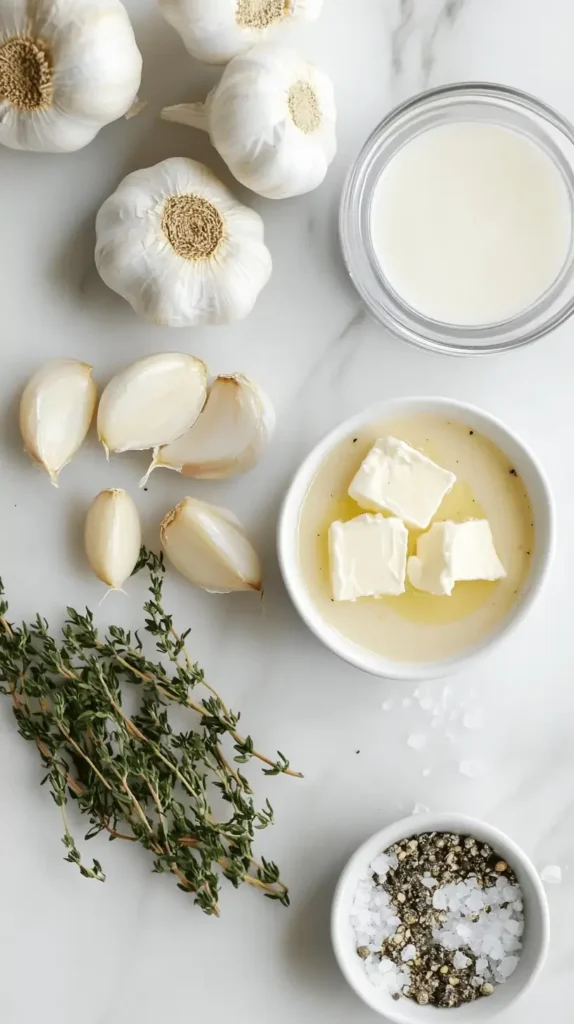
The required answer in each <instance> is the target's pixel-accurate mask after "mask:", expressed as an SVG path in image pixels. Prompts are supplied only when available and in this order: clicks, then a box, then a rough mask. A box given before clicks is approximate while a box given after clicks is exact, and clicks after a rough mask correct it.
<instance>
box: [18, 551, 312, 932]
mask: <svg viewBox="0 0 574 1024" xmlns="http://www.w3.org/2000/svg"><path fill="white" fill-rule="evenodd" d="M141 569H147V570H148V571H149V574H150V587H149V594H150V598H149V600H148V601H147V602H146V603H145V605H144V611H145V612H146V615H147V618H146V619H145V630H146V632H147V633H149V634H151V635H152V636H153V637H155V644H156V649H157V651H158V652H159V654H160V655H162V656H163V658H164V661H165V662H166V664H168V665H169V670H168V669H167V668H166V664H164V663H163V662H162V661H150V660H149V659H148V658H147V657H146V655H145V654H144V651H143V645H142V642H141V640H140V637H139V635H138V633H137V632H135V633H134V634H133V635H132V633H130V632H126V631H125V630H123V629H120V628H119V627H118V626H110V627H109V629H108V632H107V634H106V635H105V636H103V635H102V636H100V634H99V632H98V630H97V629H96V628H95V626H94V621H93V615H92V613H91V612H90V611H89V610H86V613H85V615H80V614H79V613H78V612H77V611H75V610H74V609H73V608H68V613H67V619H66V623H65V626H64V628H63V630H62V639H61V640H60V641H58V640H56V639H54V637H53V636H52V635H51V633H50V631H49V626H48V623H47V622H46V621H45V620H44V619H42V618H40V616H38V617H37V618H36V620H35V622H33V623H32V624H30V625H25V624H23V625H22V626H21V627H20V628H17V627H15V626H14V625H12V624H11V623H9V622H8V620H7V618H6V616H7V612H8V604H7V602H6V601H5V600H4V599H3V595H4V588H3V586H2V582H1V581H0V692H2V693H4V694H7V695H9V696H10V697H11V699H12V703H13V710H14V715H15V716H16V720H17V722H18V729H19V732H20V734H21V735H22V736H23V737H24V739H26V740H30V741H32V742H33V743H35V744H36V746H37V748H38V750H39V752H40V756H41V758H42V761H43V762H44V765H45V767H46V769H47V774H46V776H45V778H44V780H43V782H49V784H50V787H51V791H52V796H53V798H54V800H55V802H56V804H57V805H58V806H59V807H60V809H61V812H62V817H63V821H64V830H65V831H64V837H63V843H64V845H65V847H66V848H67V851H68V853H67V857H66V860H68V861H70V862H71V863H73V864H77V866H78V867H79V869H80V871H81V873H82V875H84V876H85V877H87V878H96V879H98V880H100V881H104V879H105V875H104V874H103V872H102V868H101V865H100V864H99V862H98V861H97V860H94V861H93V864H92V867H88V866H86V865H84V864H83V863H82V860H81V857H80V853H79V851H78V848H77V846H76V843H75V840H74V839H73V837H72V835H71V832H70V829H69V825H68V820H67V816H66V804H67V801H68V799H69V798H71V799H73V800H75V801H76V803H77V805H78V807H79V809H80V810H81V811H82V812H83V813H84V814H86V815H87V816H88V818H89V821H90V826H91V827H90V829H89V831H88V833H87V835H86V837H85V838H86V839H91V838H92V837H93V836H96V835H97V834H98V833H100V832H102V831H106V832H107V833H109V838H110V839H124V840H127V841H128V842H137V843H141V845H142V846H144V847H145V849H147V850H149V851H150V852H151V853H152V854H153V857H154V871H156V872H164V871H171V872H173V874H174V875H175V876H176V878H177V880H178V886H179V888H180V889H183V890H184V891H185V892H187V893H192V894H193V896H194V901H195V903H197V904H198V905H199V906H200V907H201V909H202V910H203V911H205V913H206V914H219V908H218V892H219V875H220V873H221V874H223V875H224V876H225V877H226V878H227V879H229V881H230V882H231V883H232V885H234V886H235V887H236V888H237V887H238V886H239V885H240V884H241V883H242V882H247V883H248V884H249V885H252V886H255V887H256V888H257V889H260V890H261V891H262V892H263V893H264V894H265V895H266V896H267V897H269V899H274V900H279V901H280V903H282V904H283V905H284V906H288V905H289V896H288V891H287V887H286V886H285V885H284V884H283V882H282V881H281V880H280V877H279V869H278V868H277V866H276V865H275V864H273V863H272V862H269V861H266V860H264V859H262V860H261V863H260V864H259V863H257V861H255V860H254V859H253V856H252V850H253V842H254V833H255V829H262V828H266V827H267V825H269V824H271V823H272V821H273V811H272V808H271V805H270V804H269V802H268V801H266V802H265V807H264V808H263V809H262V810H257V809H256V808H255V807H254V804H253V799H252V795H251V788H250V785H249V783H248V781H247V779H246V778H245V776H244V775H243V774H242V772H241V771H240V769H239V767H237V766H236V765H238V764H243V763H244V762H246V761H249V760H251V758H253V757H255V758H258V759H259V760H261V761H263V762H264V763H265V764H266V765H267V767H266V768H264V769H263V770H264V773H265V774H266V775H278V774H280V773H284V774H286V775H298V773H296V772H293V771H291V770H290V769H289V762H288V761H287V760H286V759H285V757H284V756H283V754H281V753H280V752H279V753H278V756H277V760H276V761H273V760H271V759H269V758H267V757H265V756H264V755H263V754H260V753H259V752H258V751H257V750H255V749H254V746H253V741H252V739H251V737H250V736H247V737H245V738H243V737H242V736H241V735H240V734H239V733H238V731H237V726H238V720H239V715H236V714H234V713H233V711H231V710H230V709H229V708H228V707H227V706H226V705H225V704H224V702H223V701H222V699H221V697H220V696H219V695H218V694H217V693H216V691H215V690H213V689H212V687H211V686H210V685H209V683H207V682H206V680H205V679H204V675H203V672H202V670H201V669H200V668H199V667H198V666H197V665H195V664H193V663H192V661H191V659H190V657H189V655H188V653H187V651H186V648H185V639H186V637H187V635H188V633H189V630H187V631H186V632H185V633H183V634H182V635H181V636H178V634H177V633H176V632H175V630H174V628H173V621H172V616H171V615H167V614H166V612H165V611H164V609H163V606H162V588H163V576H164V565H163V560H162V558H161V556H160V557H157V556H156V555H154V554H153V553H150V552H148V551H146V550H145V549H142V552H141V556H140V560H139V563H138V565H137V567H136V570H135V571H136V572H138V571H139V570H141ZM128 686H129V687H130V688H131V690H132V691H135V697H136V703H137V711H136V712H135V713H128V711H127V710H126V706H125V701H124V697H125V696H126V695H127V694H126V690H127V688H128ZM201 686H203V687H205V688H206V689H207V691H208V693H207V695H206V696H205V697H203V698H201V697H197V699H195V697H194V696H192V694H194V691H195V690H196V688H197V687H201ZM130 696H131V695H130ZM174 704H175V705H183V706H184V707H185V708H188V709H191V711H192V712H194V713H195V714H194V716H193V719H194V721H193V723H192V724H191V725H190V729H189V731H188V732H180V731H177V730H176V729H175V728H173V726H172V725H171V724H170V721H169V717H168V709H169V708H170V706H171V705H174ZM194 726H195V727H194ZM226 739H228V740H229V739H231V741H232V743H233V748H234V756H233V758H232V761H233V762H235V764H234V763H232V761H231V760H229V759H228V757H227V756H226V754H225V753H224V750H223V746H222V742H223V741H224V740H226ZM299 777H300V776H299ZM212 784H214V785H215V786H217V787H218V788H219V790H220V793H221V796H222V797H223V800H224V801H226V803H227V804H228V805H229V814H228V816H227V817H226V818H225V820H222V821H219V820H216V818H215V816H214V814H213V813H212V809H211V807H210V799H209V787H210V786H211V785H212Z"/></svg>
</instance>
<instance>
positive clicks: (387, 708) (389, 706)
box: [382, 700, 393, 711]
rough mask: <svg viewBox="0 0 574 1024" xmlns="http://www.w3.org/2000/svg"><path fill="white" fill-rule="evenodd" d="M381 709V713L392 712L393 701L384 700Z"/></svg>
mask: <svg viewBox="0 0 574 1024" xmlns="http://www.w3.org/2000/svg"><path fill="white" fill-rule="evenodd" d="M382 707H383V711H392V708H393V701H392V700H385V701H383V705H382Z"/></svg>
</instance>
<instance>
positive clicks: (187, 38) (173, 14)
mask: <svg viewBox="0 0 574 1024" xmlns="http://www.w3.org/2000/svg"><path fill="white" fill-rule="evenodd" d="M159 6H160V8H161V10H162V12H163V14H164V16H165V18H166V21H169V23H170V25H173V27H174V28H175V29H176V31H177V32H179V34H180V36H181V38H182V39H183V42H184V44H185V46H186V47H187V49H188V50H189V52H190V53H191V54H192V56H193V57H197V59H198V60H203V61H206V62H207V63H209V64H226V63H227V61H229V60H231V58H232V57H235V56H237V54H238V53H244V52H245V50H249V49H251V47H252V46H255V44H256V43H259V42H261V41H262V40H263V39H265V38H266V36H267V35H268V34H269V33H270V32H273V31H274V30H277V29H280V28H281V27H283V26H284V25H286V24H287V23H289V22H290V21H314V20H315V18H318V17H319V14H320V12H321V7H322V6H323V0H159Z"/></svg>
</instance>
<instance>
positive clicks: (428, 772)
mask: <svg viewBox="0 0 574 1024" xmlns="http://www.w3.org/2000/svg"><path fill="white" fill-rule="evenodd" d="M430 773H431V770H430V768H423V770H422V772H421V775H422V776H423V778H425V779H426V777H427V775H430Z"/></svg>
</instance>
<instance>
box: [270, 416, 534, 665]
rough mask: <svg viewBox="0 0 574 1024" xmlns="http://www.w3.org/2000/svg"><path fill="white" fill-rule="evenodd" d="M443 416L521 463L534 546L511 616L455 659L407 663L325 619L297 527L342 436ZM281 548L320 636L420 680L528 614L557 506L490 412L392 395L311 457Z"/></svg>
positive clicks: (295, 487)
mask: <svg viewBox="0 0 574 1024" xmlns="http://www.w3.org/2000/svg"><path fill="white" fill-rule="evenodd" d="M429 415H431V416H432V415H435V416H440V417H442V418H443V419H449V420H454V421H455V422H459V423H464V424H465V425H466V426H468V427H470V428H471V429H473V430H476V431H477V433H481V434H483V435H484V436H485V437H487V438H489V439H490V440H491V441H493V442H494V444H495V445H497V446H498V448H500V449H501V451H503V452H504V453H505V454H506V455H507V457H508V458H509V459H510V461H511V462H512V463H513V465H514V466H516V470H517V472H518V474H519V476H521V477H522V479H523V481H524V483H525V485H526V489H527V491H528V494H529V497H530V501H531V504H532V510H533V513H534V525H535V530H536V547H535V550H534V555H533V558H532V565H531V567H530V573H529V575H528V579H527V581H526V584H525V587H524V590H523V592H522V593H521V594H520V596H519V598H518V599H517V601H516V604H515V605H514V606H513V607H512V609H511V611H510V612H509V613H508V615H507V616H506V617H505V618H504V619H503V620H502V622H501V623H500V624H499V625H498V627H497V628H496V629H494V630H493V632H492V633H491V634H489V636H487V637H486V638H485V639H484V640H482V641H481V642H480V643H478V644H476V645H474V646H472V647H469V648H468V649H467V650H465V651H463V652H462V653H461V654H459V655H456V656H455V657H452V658H447V659H444V660H440V661H432V662H430V661H429V662H406V661H405V662H402V661H393V660H391V659H390V658H385V657H383V656H382V655H380V654H377V653H375V652H374V651H369V650H368V649H367V648H365V647H361V646H360V645H359V644H356V643H355V642H354V641H353V640H350V639H349V638H348V637H345V636H344V635H343V634H342V633H340V632H339V631H338V630H337V629H335V628H334V627H333V626H331V625H330V624H329V623H328V622H326V621H325V620H324V619H323V617H322V616H321V615H320V613H319V612H318V610H317V608H316V607H315V604H314V602H313V600H312V598H311V596H310V594H309V592H308V590H307V587H306V585H305V582H304V580H303V577H302V574H301V569H300V566H299V555H298V528H299V517H300V513H301V506H302V504H303V502H304V500H305V496H306V494H307V491H308V489H309V486H310V484H311V481H312V480H313V478H314V476H315V474H316V473H317V471H318V470H319V468H320V466H321V465H322V463H323V462H324V460H325V459H326V458H327V456H328V455H329V453H330V452H331V451H332V450H333V448H336V447H337V445H339V444H340V443H341V441H343V440H344V439H345V437H348V436H350V435H352V434H354V433H356V432H358V431H360V430H361V429H362V428H364V427H365V426H368V425H369V424H371V423H376V422H377V421H381V420H385V419H389V420H392V419H398V418H401V417H405V418H406V417H408V416H429ZM277 540H278V553H279V565H280V567H281V573H282V575H283V579H284V581H285V586H286V587H287V590H288V592H289V595H290V597H291V600H292V601H293V604H294V605H295V608H296V609H297V611H298V612H299V615H300V616H301V618H302V619H303V621H304V622H305V623H306V624H307V626H308V627H309V629H310V630H312V632H313V633H315V636H317V637H318V638H319V640H321V641H322V643H324V644H325V646H326V647H328V648H329V649H330V650H331V651H333V652H334V653H335V654H338V655H339V657H340V658H343V659H344V660H345V661H348V662H349V663H350V664H351V665H354V666H355V667H356V668H360V669H362V670H363V671H365V672H370V673H371V674H372V675H375V676H384V677H385V678H387V679H400V680H408V681H418V680H422V679H435V678H440V677H442V676H446V675H449V674H450V673H452V672H456V671H458V670H460V669H461V668H463V667H464V666H465V665H466V664H467V663H468V662H470V661H472V660H474V659H476V658H477V657H479V656H480V655H483V654H485V652H486V651H488V650H491V649H492V648H493V647H494V646H495V644H496V643H498V642H499V641H500V640H501V639H502V638H503V637H505V636H507V635H508V634H509V633H510V632H511V630H513V629H514V628H515V627H516V626H517V625H518V624H519V623H520V622H521V621H522V620H523V619H524V617H525V616H526V614H527V613H528V611H529V609H530V608H531V606H532V604H533V602H534V601H535V599H536V597H537V596H538V594H539V592H540V589H541V587H542V584H543V582H544V579H545V577H546V574H547V572H548V569H549V566H550V562H551V560H552V553H553V547H554V504H553V500H552V495H551V492H550V488H549V486H548V483H547V480H546V477H545V475H544V473H543V471H542V469H541V467H540V465H539V464H538V461H537V460H536V458H535V456H534V455H533V453H532V452H531V451H530V449H529V448H528V447H527V445H526V444H525V443H524V442H523V441H521V440H520V439H519V438H518V437H517V436H516V434H514V433H512V432H511V431H510V430H509V428H508V427H506V426H504V424H503V423H501V422H500V420H497V419H496V418H495V417H494V416H491V415H490V414H489V413H486V412H483V411H482V410H481V409H477V408H476V407H475V406H473V405H467V404H466V403H465V402H456V401H454V400H453V399H450V398H395V399H390V400H389V401H386V402H382V403H380V404H379V405H375V406H371V408H369V409H366V410H365V411H364V412H361V413H359V414H358V415H357V416H353V417H351V419H349V420H345V422H344V423H342V424H341V425H340V426H339V427H336V428H335V430H332V431H331V433H330V434H328V435H327V436H326V437H325V438H323V440H322V441H320V442H319V444H318V445H317V446H316V447H315V448H313V450H312V452H311V453H310V455H308V456H307V458H306V459H305V461H304V462H303V464H302V465H301V467H300V468H299V470H298V471H297V473H296V475H295V478H294V480H293V482H292V484H291V486H290V488H289V490H288V492H287V495H286V497H285V501H284V503H283V508H282V510H281V514H280V517H279V527H278V536H277Z"/></svg>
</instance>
